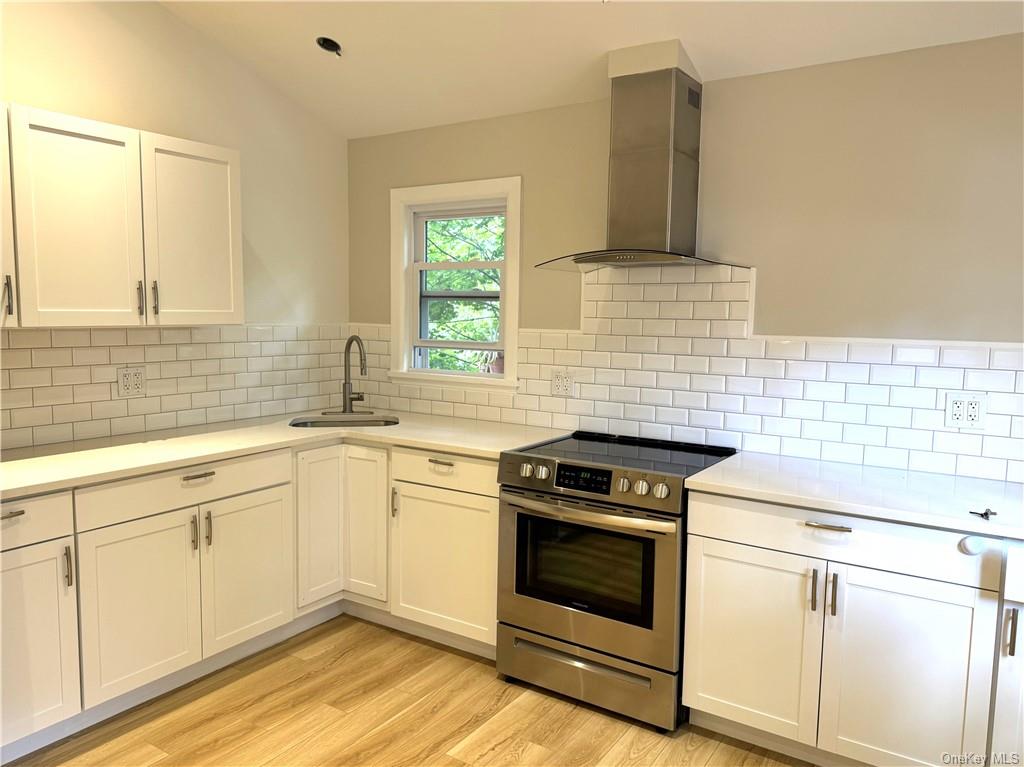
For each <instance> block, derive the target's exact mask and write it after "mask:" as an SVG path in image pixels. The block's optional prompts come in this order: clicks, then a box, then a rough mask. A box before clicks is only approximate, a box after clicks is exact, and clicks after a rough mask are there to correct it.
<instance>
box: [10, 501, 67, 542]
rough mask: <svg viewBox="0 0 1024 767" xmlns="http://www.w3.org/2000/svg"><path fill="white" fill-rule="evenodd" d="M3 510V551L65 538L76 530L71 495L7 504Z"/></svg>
mask: <svg viewBox="0 0 1024 767" xmlns="http://www.w3.org/2000/svg"><path fill="white" fill-rule="evenodd" d="M0 509H2V516H3V519H2V520H0V548H3V549H4V550H5V551H6V550H7V549H14V548H18V547H19V546H28V545H29V544H30V543H39V542H40V541H48V540H50V539H51V538H62V537H63V536H65V535H71V534H72V533H73V532H74V530H75V520H74V512H73V511H72V504H71V492H70V491H68V492H66V493H54V494H53V495H39V496H36V497H35V498H25V499H23V500H20V501H8V502H6V503H4V504H3V506H2V507H0Z"/></svg>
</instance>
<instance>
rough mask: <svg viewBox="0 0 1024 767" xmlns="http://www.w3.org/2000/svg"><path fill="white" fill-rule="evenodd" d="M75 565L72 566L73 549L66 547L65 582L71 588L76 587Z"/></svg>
mask: <svg viewBox="0 0 1024 767" xmlns="http://www.w3.org/2000/svg"><path fill="white" fill-rule="evenodd" d="M72 567H73V565H72V564H71V547H70V546H65V547H64V582H65V583H66V584H67V585H68V588H71V587H72V586H74V585H75V576H74V573H73V571H72Z"/></svg>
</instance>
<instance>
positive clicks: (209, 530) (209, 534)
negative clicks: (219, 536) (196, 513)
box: [206, 511, 213, 546]
mask: <svg viewBox="0 0 1024 767" xmlns="http://www.w3.org/2000/svg"><path fill="white" fill-rule="evenodd" d="M206 545H207V546H212V545H213V512H212V511H208V512H206Z"/></svg>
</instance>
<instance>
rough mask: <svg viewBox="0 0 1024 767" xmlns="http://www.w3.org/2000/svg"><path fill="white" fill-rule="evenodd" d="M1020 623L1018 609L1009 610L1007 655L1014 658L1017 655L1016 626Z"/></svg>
mask: <svg viewBox="0 0 1024 767" xmlns="http://www.w3.org/2000/svg"><path fill="white" fill-rule="evenodd" d="M1019 622H1020V608H1019V607H1014V608H1013V609H1012V610H1010V647H1009V650H1008V651H1007V652H1008V654H1009V655H1011V656H1014V655H1016V654H1017V624H1018V623H1019Z"/></svg>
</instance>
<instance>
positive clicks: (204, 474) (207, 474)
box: [181, 471, 217, 482]
mask: <svg viewBox="0 0 1024 767" xmlns="http://www.w3.org/2000/svg"><path fill="white" fill-rule="evenodd" d="M216 474H217V472H215V471H203V472H200V473H199V474H186V475H185V476H184V477H182V478H181V481H182V482H195V481H196V480H197V479H209V478H210V477H213V476H216Z"/></svg>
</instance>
